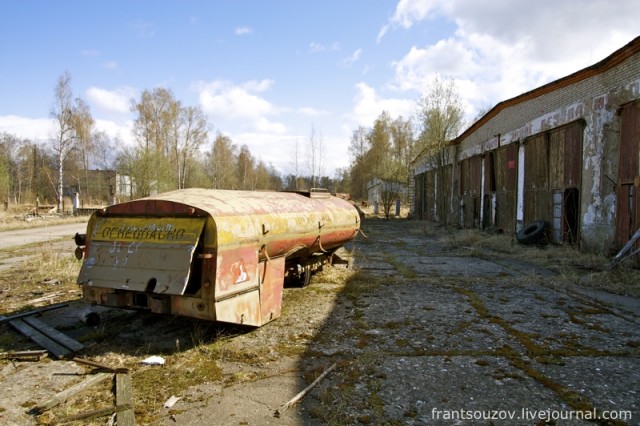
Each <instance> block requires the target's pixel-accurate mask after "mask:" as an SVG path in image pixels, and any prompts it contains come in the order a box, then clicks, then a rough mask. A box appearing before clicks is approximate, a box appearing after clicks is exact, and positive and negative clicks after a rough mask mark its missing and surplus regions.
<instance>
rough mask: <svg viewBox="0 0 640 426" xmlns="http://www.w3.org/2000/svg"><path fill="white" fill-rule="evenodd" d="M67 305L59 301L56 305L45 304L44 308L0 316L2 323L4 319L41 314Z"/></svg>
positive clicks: (9, 319)
mask: <svg viewBox="0 0 640 426" xmlns="http://www.w3.org/2000/svg"><path fill="white" fill-rule="evenodd" d="M66 306H69V304H68V303H57V304H55V305H49V306H45V307H44V308H38V309H35V310H33V311H29V312H21V313H19V314H15V315H9V316H8V317H3V316H0V323H2V322H4V321H11V320H14V319H18V318H23V317H28V316H30V315H40V314H42V313H43V312H46V311H51V310H54V309H60V308H64V307H66Z"/></svg>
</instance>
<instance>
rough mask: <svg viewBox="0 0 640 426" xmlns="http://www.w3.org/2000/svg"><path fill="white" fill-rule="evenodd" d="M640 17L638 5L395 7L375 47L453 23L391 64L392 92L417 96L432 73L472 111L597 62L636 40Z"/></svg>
mask: <svg viewBox="0 0 640 426" xmlns="http://www.w3.org/2000/svg"><path fill="white" fill-rule="evenodd" d="M638 15H640V2H638V1H636V0H621V1H618V2H616V5H615V7H611V3H610V2H609V1H608V0H591V1H589V2H586V3H585V2H583V1H581V0H563V1H562V2H558V1H556V0H539V1H538V2H529V1H525V0H519V1H514V0H495V1H492V2H477V1H476V0H400V1H399V2H398V4H397V7H396V10H395V12H394V13H393V15H392V16H391V17H390V18H389V20H388V22H387V23H386V24H385V25H384V26H383V27H382V29H381V30H380V33H379V37H378V40H380V39H381V38H382V37H383V36H384V35H385V34H386V33H388V31H391V30H393V29H395V28H404V29H410V28H412V27H414V26H418V25H425V26H426V25H431V24H430V23H429V24H426V22H427V21H429V22H430V20H432V19H433V18H436V17H437V18H442V19H444V20H446V21H448V22H450V23H453V24H454V25H455V32H454V33H451V34H447V35H446V36H445V37H443V38H442V39H440V40H438V41H436V42H435V43H433V44H428V45H414V46H412V47H411V48H410V49H409V50H408V51H406V53H405V54H404V55H403V56H402V57H401V58H400V59H398V60H396V61H394V62H393V64H392V66H393V68H394V70H395V78H394V81H393V83H392V84H391V87H393V88H396V89H400V90H404V91H415V92H418V93H420V92H421V91H424V90H426V89H428V83H429V82H430V81H431V80H432V79H433V76H434V75H435V74H436V73H437V74H440V75H442V76H444V77H453V78H454V79H455V80H456V83H457V85H458V88H459V89H461V88H464V90H460V93H461V96H462V98H463V102H465V104H467V105H470V106H471V108H470V109H471V110H474V109H475V110H477V109H478V108H479V107H481V106H484V105H487V104H490V105H495V104H496V103H497V102H500V101H502V100H505V99H509V98H511V97H514V96H517V95H519V94H521V93H524V92H526V91H529V90H532V89H535V88H536V87H539V86H541V85H543V84H546V83H548V82H550V81H553V80H556V79H558V78H562V77H564V76H566V75H569V74H571V73H573V72H575V71H578V70H580V69H582V68H584V67H587V66H589V65H592V64H594V63H596V62H598V61H600V60H601V59H603V58H605V57H606V56H608V55H609V54H611V53H612V52H613V51H615V50H616V49H618V48H620V47H622V46H623V45H624V44H626V43H628V42H629V41H631V40H632V39H633V38H635V37H636V36H637V18H636V17H637V16H638Z"/></svg>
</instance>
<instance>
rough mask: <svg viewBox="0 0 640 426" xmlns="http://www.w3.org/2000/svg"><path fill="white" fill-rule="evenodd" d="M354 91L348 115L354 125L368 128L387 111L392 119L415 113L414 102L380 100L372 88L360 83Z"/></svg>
mask: <svg viewBox="0 0 640 426" xmlns="http://www.w3.org/2000/svg"><path fill="white" fill-rule="evenodd" d="M356 89H357V94H356V96H355V97H354V99H353V101H354V108H353V112H352V113H350V114H349V115H348V118H349V119H351V120H352V121H353V122H355V124H356V125H359V126H366V127H370V126H371V125H372V124H373V122H374V121H375V120H376V118H378V116H379V115H380V114H381V113H382V111H387V112H388V113H389V115H391V117H393V118H395V117H398V116H402V117H403V118H405V119H408V118H410V117H411V116H412V115H413V114H414V112H415V108H416V101H415V100H410V99H401V98H382V97H380V96H379V95H378V94H377V93H376V91H375V89H374V88H372V87H370V86H368V85H367V84H366V83H362V82H360V83H358V84H356Z"/></svg>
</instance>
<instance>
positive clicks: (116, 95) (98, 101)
mask: <svg viewBox="0 0 640 426" xmlns="http://www.w3.org/2000/svg"><path fill="white" fill-rule="evenodd" d="M86 96H87V99H88V100H89V102H90V103H91V104H92V105H94V106H96V107H97V108H98V109H100V110H102V111H105V112H112V113H117V114H126V113H129V112H130V110H129V106H130V100H131V99H132V98H133V97H134V96H135V90H134V89H132V88H130V87H123V88H120V89H116V90H107V89H102V88H100V87H90V88H89V89H87V91H86Z"/></svg>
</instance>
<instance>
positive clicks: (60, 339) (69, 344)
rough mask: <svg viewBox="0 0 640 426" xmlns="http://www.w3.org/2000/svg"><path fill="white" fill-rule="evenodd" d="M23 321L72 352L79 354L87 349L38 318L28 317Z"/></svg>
mask: <svg viewBox="0 0 640 426" xmlns="http://www.w3.org/2000/svg"><path fill="white" fill-rule="evenodd" d="M23 321H24V322H26V323H27V324H29V325H30V326H31V327H33V328H35V329H36V330H38V331H39V332H40V333H42V334H44V335H46V336H47V337H49V338H50V339H52V340H54V341H55V342H57V343H59V344H61V345H62V346H64V347H65V348H67V349H69V350H70V351H72V352H78V351H80V350H82V349H84V347H85V346H84V345H83V344H82V343H80V342H78V341H76V340H73V339H72V338H71V337H69V336H67V335H66V334H64V333H61V332H59V331H58V330H56V329H55V328H53V327H51V326H50V325H48V324H45V323H43V322H42V321H40V320H39V319H38V318H34V317H26V318H24V319H23Z"/></svg>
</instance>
